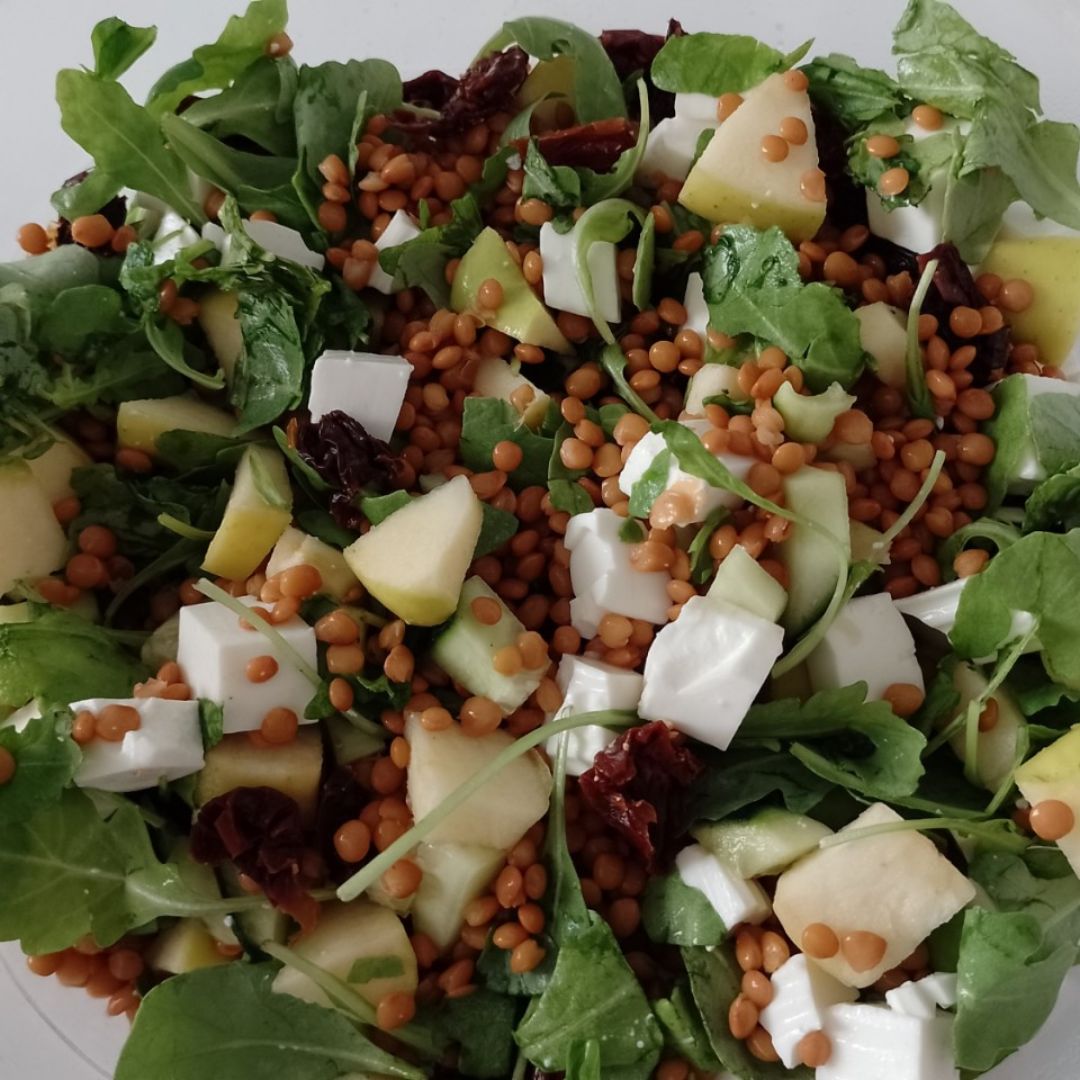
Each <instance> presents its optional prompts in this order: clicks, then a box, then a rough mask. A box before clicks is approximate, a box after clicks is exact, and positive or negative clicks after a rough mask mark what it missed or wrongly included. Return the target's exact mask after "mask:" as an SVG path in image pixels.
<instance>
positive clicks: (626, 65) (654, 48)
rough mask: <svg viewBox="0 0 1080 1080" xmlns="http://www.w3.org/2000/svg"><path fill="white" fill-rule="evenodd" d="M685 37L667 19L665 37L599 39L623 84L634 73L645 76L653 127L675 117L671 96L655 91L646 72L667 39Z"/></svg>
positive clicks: (620, 33)
mask: <svg viewBox="0 0 1080 1080" xmlns="http://www.w3.org/2000/svg"><path fill="white" fill-rule="evenodd" d="M685 33H686V31H685V30H683V28H682V24H681V23H680V22H679V21H678V20H677V19H671V20H670V21H669V22H668V30H667V34H666V35H660V34H647V33H645V31H644V30H605V31H604V32H603V33H602V34H601V35H600V44H601V45H602V46H603V47H604V51H605V52H606V53H607V54H608V56H609V57H610V58H611V62H612V64H613V65H614V67H615V73H616V74H617V75H618V76H619V78H620V79H621V80H622V81H623V82H625V81H626V80H627V79H629V78H630V76H631V75H633V74H635V73H636V72H641V73H642V74H644V75H645V81H646V83H647V85H648V88H649V113H650V116H651V118H652V122H653V123H654V124H655V123H656V122H657V121H658V120H663V119H664V118H665V117H668V116H674V115H675V95H674V94H673V93H670V92H669V91H667V90H659V89H657V88H656V87H655V86H654V85H653V82H652V79H651V78H649V70H650V68H651V67H652V62H653V60H655V59H656V54H657V53H658V52H659V51H660V50H661V49H662V48H663V46H664V42H665V41H667V40H668V38H673V37H682V36H683V34H685ZM631 104H632V103H631Z"/></svg>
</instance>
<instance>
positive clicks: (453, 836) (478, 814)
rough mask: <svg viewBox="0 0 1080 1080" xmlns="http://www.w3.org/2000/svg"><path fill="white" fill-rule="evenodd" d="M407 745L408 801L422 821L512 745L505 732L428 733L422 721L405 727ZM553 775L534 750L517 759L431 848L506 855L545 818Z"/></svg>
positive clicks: (435, 834) (438, 830) (449, 821)
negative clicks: (465, 847)
mask: <svg viewBox="0 0 1080 1080" xmlns="http://www.w3.org/2000/svg"><path fill="white" fill-rule="evenodd" d="M405 737H406V739H407V740H408V742H409V749H410V758H409V772H408V797H409V805H410V806H411V807H412V812H413V817H414V818H415V819H416V820H417V821H420V820H421V819H422V818H424V817H426V816H427V815H428V814H430V813H433V812H434V811H436V810H437V809H438V807H439V804H440V803H441V802H442V801H443V800H444V799H445V798H446V797H447V796H448V795H450V794H452V793H453V792H454V791H456V790H457V789H458V788H459V787H461V785H462V784H464V783H465V781H466V780H468V779H469V778H470V777H472V776H473V775H474V774H475V773H477V772H478V771H479V770H480V769H482V768H484V766H486V765H488V764H489V763H490V762H491V761H492V760H493V759H494V758H496V757H498V756H499V754H501V753H502V752H503V751H504V750H506V749H507V747H509V746H512V745H513V743H514V739H513V737H512V736H511V735H509V734H507V733H506V732H505V731H495V732H492V734H490V735H484V736H480V737H475V736H472V735H466V734H465V733H464V732H463V731H462V730H461V728H460V726H458V725H457V724H455V725H453V726H452V727H449V728H446V729H445V730H443V731H428V730H427V728H425V727H424V726H423V724H421V723H420V718H419V716H416V715H415V714H411V715H410V716H409V717H408V718H407V719H406V721H405ZM550 796H551V770H550V769H549V768H548V767H547V765H546V764H545V763H544V760H543V758H541V757H540V755H539V754H538V753H537V752H536V751H535V750H530V751H528V752H527V753H525V754H523V755H522V756H521V757H518V758H515V759H514V760H513V761H511V762H510V764H509V765H507V766H505V767H504V768H503V769H502V770H500V771H499V772H498V773H496V775H495V776H494V777H493V778H492V779H491V780H490V781H489V782H488V783H486V784H485V785H484V786H483V787H482V788H480V790H479V791H477V792H476V794H475V795H473V796H471V797H470V798H469V799H467V800H466V801H465V802H464V803H462V805H461V806H459V807H458V808H457V809H456V810H453V811H451V813H449V814H448V815H447V816H446V817H445V818H443V820H442V821H440V822H439V824H438V825H437V826H436V827H435V829H434V830H433V831H432V832H431V833H430V834H429V835H428V838H427V839H428V842H429V843H432V844H443V843H453V844H480V845H483V846H484V847H492V848H497V849H499V850H500V851H507V850H509V849H510V848H511V847H513V846H514V844H516V843H517V842H518V840H520V839H521V837H522V836H524V835H525V833H526V831H527V830H528V829H530V828H531V827H532V826H533V825H535V824H536V823H537V822H538V821H539V820H540V819H541V818H542V817H543V816H544V814H546V813H547V809H548V801H549V799H550Z"/></svg>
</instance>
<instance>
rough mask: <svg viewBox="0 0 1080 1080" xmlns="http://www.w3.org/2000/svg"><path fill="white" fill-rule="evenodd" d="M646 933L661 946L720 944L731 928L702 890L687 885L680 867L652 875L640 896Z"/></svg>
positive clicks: (642, 919) (725, 938)
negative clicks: (655, 875)
mask: <svg viewBox="0 0 1080 1080" xmlns="http://www.w3.org/2000/svg"><path fill="white" fill-rule="evenodd" d="M641 921H642V925H643V926H644V927H645V933H646V934H648V935H649V937H650V939H651V940H652V941H655V942H656V943H657V944H661V945H704V946H713V945H721V944H723V942H725V941H726V940H727V937H728V928H727V927H726V926H725V925H724V923H723V921H722V920H721V918H720V916H719V915H717V914H716V911H715V909H714V908H713V906H712V904H710V903H709V901H708V899H707V898H706V896H705V894H704V893H703V892H702V891H701V890H700V889H695V888H693V886H691V885H687V884H686V882H685V881H683V879H682V877H681V876H680V875H679V872H678V871H677V870H673V871H672V872H671V873H669V874H665V875H664V876H663V877H652V878H650V879H649V883H648V885H646V886H645V894H644V896H643V897H642V898H641Z"/></svg>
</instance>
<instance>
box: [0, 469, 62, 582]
mask: <svg viewBox="0 0 1080 1080" xmlns="http://www.w3.org/2000/svg"><path fill="white" fill-rule="evenodd" d="M0 506H3V508H4V510H3V513H2V514H0V595H2V594H4V593H8V592H10V591H11V589H12V588H13V587H14V586H15V585H16V584H17V583H18V582H20V581H24V580H26V581H33V580H35V579H37V578H42V577H46V576H47V575H48V574H51V573H52V572H53V571H54V570H59V569H60V567H61V566H63V565H64V562H65V560H66V559H67V554H68V542H67V537H66V536H65V535H64V530H63V529H61V528H60V523H59V522H58V521H57V520H56V515H55V514H54V513H53V508H52V502H51V500H50V499H49V497H48V496H47V495H46V494H45V491H44V489H43V488H42V486H41V485H40V484H39V483H38V482H37V479H36V478H35V477H34V474H33V472H32V471H31V469H30V466H29V465H27V463H26V462H25V461H22V460H11V461H7V462H4V463H2V464H0Z"/></svg>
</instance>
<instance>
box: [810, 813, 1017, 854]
mask: <svg viewBox="0 0 1080 1080" xmlns="http://www.w3.org/2000/svg"><path fill="white" fill-rule="evenodd" d="M996 820H998V821H1001V822H1002V825H1003V826H1006V825H1007V824H1008V823H1007V822H1005V821H1004V820H1003V819H1001V818H998V819H996ZM987 825H991V822H985V821H973V820H972V819H971V818H950V817H940V818H906V819H905V820H903V821H887V822H883V823H882V824H880V825H866V826H864V827H863V828H860V829H844V830H842V831H841V832H837V833H833V834H832V836H826V837H824V838H823V839H821V840H819V841H818V849H819V850H821V851H825V850H827V849H828V848H834V847H839V846H840V845H841V844H849V843H851V842H852V841H855V840H870V839H872V838H873V837H875V836H887V835H888V834H889V833H900V832H932V831H934V830H935V829H943V830H948V831H950V832H958V833H964V834H965V835H968V836H975V837H978V836H980V835H983V836H985V835H986V829H985V826H987ZM991 840H992V842H994V843H998V844H1002V845H1003V846H1005V847H1007V848H1008V849H1010V850H1016V851H1026V850H1027V849H1028V848H1029V847H1030V846H1031V844H1032V841H1031V840H1029V839H1028V838H1027V837H1026V836H1021V835H1020V834H1019V833H1017V834H1015V835H1010V834H1009V833H1008V832H1006V831H1004V829H1002V830H996V831H995V835H993V836H992V837H991Z"/></svg>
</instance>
